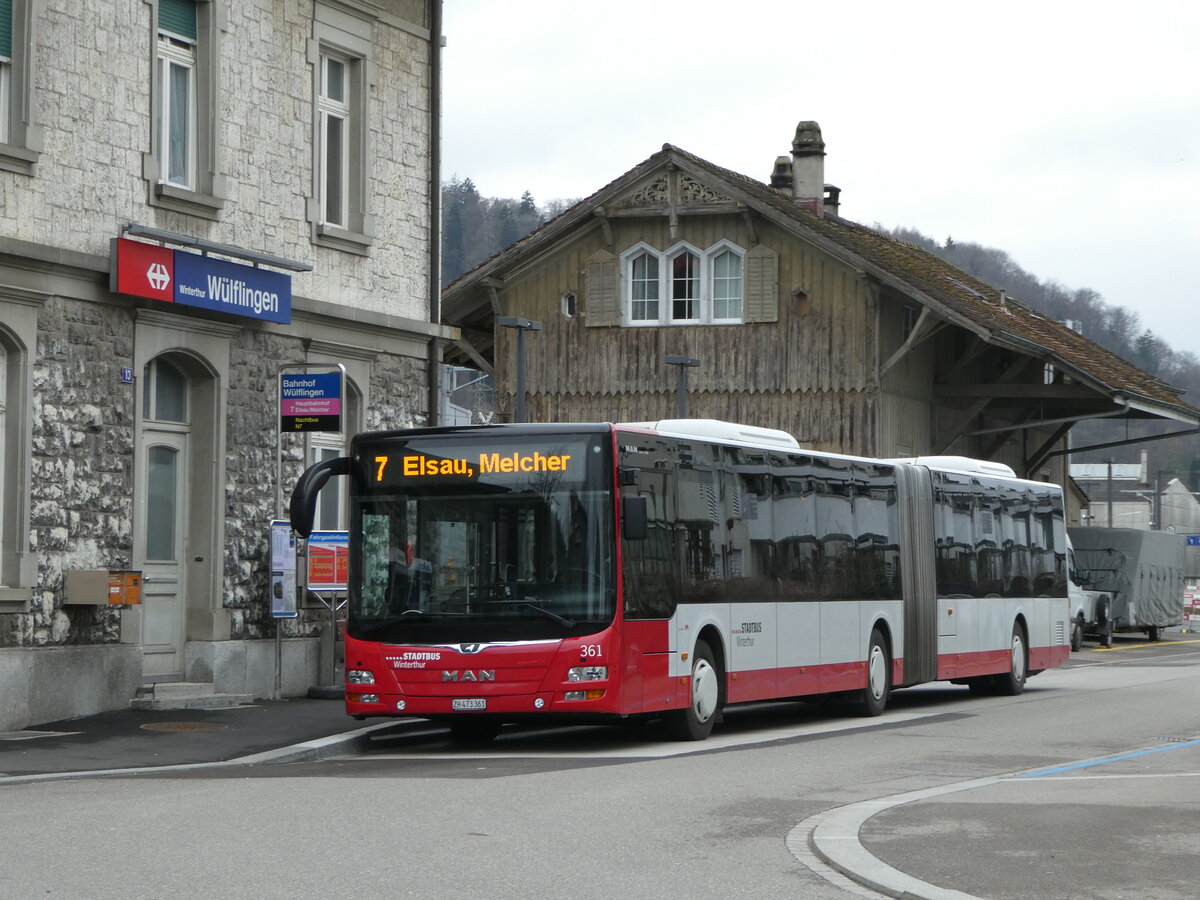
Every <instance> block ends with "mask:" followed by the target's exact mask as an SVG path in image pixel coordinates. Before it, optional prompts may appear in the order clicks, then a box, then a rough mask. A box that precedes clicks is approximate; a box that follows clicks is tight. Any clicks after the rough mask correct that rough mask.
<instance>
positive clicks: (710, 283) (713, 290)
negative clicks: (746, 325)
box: [704, 240, 746, 325]
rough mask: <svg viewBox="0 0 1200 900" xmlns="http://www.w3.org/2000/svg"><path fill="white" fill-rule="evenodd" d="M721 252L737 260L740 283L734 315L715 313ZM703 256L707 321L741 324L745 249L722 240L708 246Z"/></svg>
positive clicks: (744, 305)
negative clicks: (736, 308)
mask: <svg viewBox="0 0 1200 900" xmlns="http://www.w3.org/2000/svg"><path fill="white" fill-rule="evenodd" d="M722 253H732V254H733V255H734V256H735V257H737V260H738V282H739V284H740V285H741V293H740V294H739V295H738V308H739V313H738V315H736V316H718V315H717V257H719V256H720V255H721V254H722ZM704 258H705V260H706V261H707V264H708V279H707V281H706V285H707V288H708V311H709V321H710V322H711V323H712V324H714V325H741V324H742V323H743V322H745V321H746V251H745V250H743V249H742V248H741V247H739V246H738V245H737V244H735V243H733V241H729V240H722V241H718V242H717V243H716V244H714V245H713V246H712V247H710V248H709V249H708V252H707V253H705V254H704ZM722 299H726V300H729V299H732V298H731V297H725V298H722Z"/></svg>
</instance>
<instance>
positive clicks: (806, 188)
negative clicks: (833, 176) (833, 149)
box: [772, 122, 825, 216]
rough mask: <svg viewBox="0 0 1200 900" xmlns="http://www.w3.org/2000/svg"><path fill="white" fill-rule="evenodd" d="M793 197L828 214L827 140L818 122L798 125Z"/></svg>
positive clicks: (794, 140)
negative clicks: (826, 184) (826, 190)
mask: <svg viewBox="0 0 1200 900" xmlns="http://www.w3.org/2000/svg"><path fill="white" fill-rule="evenodd" d="M772 181H773V179H772ZM792 197H793V198H794V199H795V201H796V203H797V204H799V205H800V206H803V207H805V208H807V209H811V210H812V211H813V212H815V213H816V214H817V215H818V216H823V215H824V214H825V142H824V141H823V140H821V126H820V125H818V124H817V123H816V122H801V123H800V124H799V125H797V126H796V137H795V138H794V139H793V140H792Z"/></svg>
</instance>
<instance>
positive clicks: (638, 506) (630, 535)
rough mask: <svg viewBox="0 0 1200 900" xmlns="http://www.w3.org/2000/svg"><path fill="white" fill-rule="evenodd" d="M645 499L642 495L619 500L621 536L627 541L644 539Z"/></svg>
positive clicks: (646, 517) (645, 530)
mask: <svg viewBox="0 0 1200 900" xmlns="http://www.w3.org/2000/svg"><path fill="white" fill-rule="evenodd" d="M648 519H649V516H648V515H647V514H646V498H645V497H644V496H642V495H635V496H632V497H622V498H621V534H622V535H624V537H625V540H627V541H644V540H645V539H646V533H647V531H648V529H647V525H646V523H647V520H648Z"/></svg>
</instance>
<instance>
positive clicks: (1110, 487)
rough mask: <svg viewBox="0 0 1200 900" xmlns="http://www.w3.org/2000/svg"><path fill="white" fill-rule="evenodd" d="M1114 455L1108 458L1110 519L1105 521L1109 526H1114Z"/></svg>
mask: <svg viewBox="0 0 1200 900" xmlns="http://www.w3.org/2000/svg"><path fill="white" fill-rule="evenodd" d="M1112 466H1113V461H1112V457H1109V460H1108V521H1107V522H1105V523H1104V524H1106V525H1107V526H1108V527H1109V528H1112V527H1114V526H1113V484H1112Z"/></svg>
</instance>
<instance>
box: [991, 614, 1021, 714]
mask: <svg viewBox="0 0 1200 900" xmlns="http://www.w3.org/2000/svg"><path fill="white" fill-rule="evenodd" d="M1009 646H1010V650H1009V664H1008V672H1007V674H1004V675H998V676H997V677H996V693H998V694H1001V695H1003V696H1005V697H1015V696H1017V695H1018V694H1020V693H1021V691H1023V690H1025V676H1026V675H1027V674H1028V673H1029V646H1028V644H1027V642H1026V638H1025V628H1024V626H1022V625H1021V623H1020V622H1015V623H1013V630H1012V642H1011V643H1010V645H1009Z"/></svg>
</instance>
